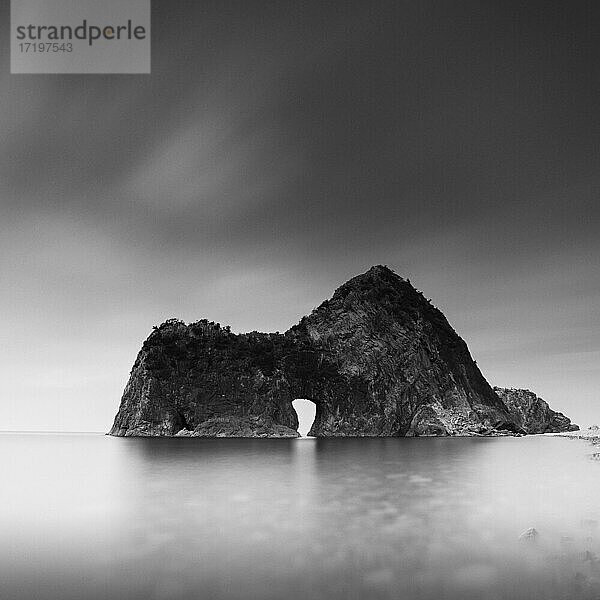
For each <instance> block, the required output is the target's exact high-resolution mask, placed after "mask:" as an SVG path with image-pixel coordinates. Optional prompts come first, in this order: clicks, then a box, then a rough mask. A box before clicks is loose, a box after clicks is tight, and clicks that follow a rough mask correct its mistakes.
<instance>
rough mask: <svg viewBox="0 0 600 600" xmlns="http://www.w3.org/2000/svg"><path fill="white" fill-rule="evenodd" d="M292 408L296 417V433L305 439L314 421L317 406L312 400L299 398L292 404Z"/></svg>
mask: <svg viewBox="0 0 600 600" xmlns="http://www.w3.org/2000/svg"><path fill="white" fill-rule="evenodd" d="M292 406H293V407H294V410H295V411H296V414H297V415H298V433H299V434H300V436H301V437H307V436H308V432H309V431H310V428H311V427H312V426H313V423H314V421H315V416H316V414H317V405H316V404H315V403H314V402H313V401H312V400H305V399H300V398H299V399H298V400H294V401H293V402H292Z"/></svg>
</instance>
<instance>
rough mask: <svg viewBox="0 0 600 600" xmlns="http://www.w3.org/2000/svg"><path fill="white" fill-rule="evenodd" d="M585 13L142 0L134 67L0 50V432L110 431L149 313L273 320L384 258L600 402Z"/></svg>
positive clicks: (583, 396)
mask: <svg viewBox="0 0 600 600" xmlns="http://www.w3.org/2000/svg"><path fill="white" fill-rule="evenodd" d="M6 4H8V3H6ZM599 13H600V7H599V6H598V3H594V2H592V1H589V2H566V1H565V2H556V1H554V0H550V1H545V2H541V1H540V2H527V3H522V2H512V1H505V0H503V1H502V2H500V1H498V2H496V1H492V2H476V1H464V2H463V1H460V2H458V1H449V2H427V1H419V2H414V1H411V2H401V1H395V2H356V3H352V2H350V3H335V4H328V3H322V2H314V3H310V2H309V3H299V2H285V1H278V2H249V1H245V2H223V1H220V2H180V1H177V2H167V1H166V0H163V1H159V0H153V16H152V45H153V55H152V75H150V76H145V75H139V76H123V75H114V76H103V75H88V76H69V75H64V76H60V75H49V76H47V75H10V74H9V70H10V69H9V57H8V56H7V55H6V53H4V54H2V56H1V57H0V65H1V69H0V281H1V282H2V286H1V287H0V313H1V314H2V319H1V320H0V337H1V339H2V360H1V361H0V381H1V382H2V383H1V387H0V409H1V410H0V414H1V415H2V418H1V420H0V429H44V430H95V431H104V430H107V429H108V428H109V426H110V423H111V422H112V418H113V416H114V413H115V411H116V409H117V405H118V402H119V399H120V395H121V392H122V388H123V387H124V384H125V382H126V380H127V377H128V373H129V369H130V367H131V365H132V363H133V360H134V358H135V355H136V353H137V351H138V349H139V347H140V344H141V342H142V340H143V339H144V338H145V337H146V336H147V334H148V333H149V331H150V330H151V328H152V326H153V325H154V324H158V323H159V322H162V321H163V320H165V319H167V318H169V317H174V316H176V317H180V318H183V319H184V320H187V321H192V320H197V319H200V318H209V319H212V320H215V321H219V322H221V323H223V324H230V325H231V326H232V328H233V329H234V330H236V331H247V330H252V329H258V330H266V331H271V330H273V331H274V330H280V331H283V330H285V329H287V328H288V327H289V326H291V325H292V324H294V323H295V322H297V320H298V319H299V318H300V317H301V316H302V315H303V314H306V313H307V312H309V311H310V310H311V309H312V308H313V307H314V306H316V305H317V304H319V303H320V302H321V301H322V300H323V299H324V298H326V297H328V296H330V295H331V293H332V292H333V290H334V289H335V287H337V286H338V285H339V284H340V283H342V282H343V281H345V280H346V279H348V278H349V277H351V276H353V275H356V274H358V273H360V272H362V271H364V270H366V269H367V268H368V267H369V266H371V265H372V264H379V263H383V264H387V265H388V266H390V267H391V268H393V269H394V270H395V271H396V272H398V273H399V274H400V275H403V276H405V277H409V278H410V279H411V281H412V282H413V284H415V285H416V286H417V287H418V288H419V289H421V290H422V291H423V292H424V293H425V295H426V296H427V297H430V298H432V299H433V301H434V303H435V304H436V305H437V306H438V307H440V308H441V309H442V310H443V311H444V313H445V314H446V316H447V317H448V319H449V321H450V322H451V324H452V325H453V326H454V327H455V329H456V330H457V331H458V332H459V334H460V335H462V337H464V338H465V340H466V341H467V343H468V344H469V347H470V349H471V352H472V354H473V355H474V357H475V359H476V360H477V361H478V364H479V366H480V367H481V369H482V371H483V373H484V375H486V377H487V378H488V380H489V381H490V383H492V384H494V385H502V386H509V387H511V386H512V387H527V388H530V389H532V390H534V391H536V392H537V393H538V394H539V395H541V396H542V397H544V398H545V399H546V400H548V401H549V402H550V404H551V405H552V406H553V407H554V408H556V409H559V410H563V411H564V412H565V413H566V414H567V415H568V416H570V417H571V418H573V419H574V420H575V421H576V422H580V423H584V424H585V423H591V422H594V421H600V411H599V410H598V389H599V385H600V367H599V364H600V362H599V358H600V309H599V307H600V269H599V265H598V256H599V253H600V239H599V236H598V232H599V226H600V208H599V207H598V191H599V183H600V168H599V165H600V163H599V144H598V142H599V135H600V129H599V126H600V112H599V111H598V106H599V102H598V101H599V97H598V96H599V91H600V89H599V88H600V86H599V83H600V76H599V69H600V66H599V65H600V60H599V59H600V56H599V48H598V34H597V31H598V25H599V23H600V19H599V17H600V14H599ZM0 22H1V23H2V35H3V37H5V47H6V46H7V43H8V41H7V39H6V36H7V35H8V22H9V18H8V8H7V6H4V5H3V8H2V9H0Z"/></svg>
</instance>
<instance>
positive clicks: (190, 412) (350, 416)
mask: <svg viewBox="0 0 600 600" xmlns="http://www.w3.org/2000/svg"><path fill="white" fill-rule="evenodd" d="M296 398H307V399H310V400H312V401H313V402H315V404H316V417H315V421H314V423H313V426H312V429H311V431H310V434H309V435H313V436H325V437H329V436H421V435H494V434H498V433H500V432H514V433H518V432H523V431H524V430H523V428H522V426H521V424H520V423H519V422H518V419H517V418H515V415H514V412H513V413H511V412H510V411H509V410H508V409H507V407H506V406H505V404H504V403H503V401H502V400H501V399H500V398H499V397H498V396H497V395H496V393H495V392H494V391H493V390H492V388H491V387H490V385H489V384H488V382H487V381H486V380H485V378H484V377H483V375H482V374H481V372H480V371H479V368H478V367H477V365H476V364H475V362H474V361H473V359H472V358H471V355H470V354H469V350H468V348H467V345H466V344H465V342H464V341H463V340H462V339H461V338H460V337H459V336H458V335H457V334H456V332H455V331H454V330H453V329H452V327H451V326H450V325H449V324H448V321H447V320H446V318H445V317H444V315H443V314H442V313H441V312H440V311H439V310H438V309H436V308H435V307H434V306H433V305H432V304H431V303H430V302H429V301H428V300H427V299H425V298H424V297H423V295H422V294H421V293H420V292H418V291H417V290H415V288H414V287H413V286H412V285H411V284H410V282H408V281H406V280H404V279H402V278H401V277H399V276H398V275H396V274H395V273H394V272H392V271H391V270H390V269H388V268H387V267H383V266H377V267H372V268H371V269H370V270H369V271H367V272H366V273H364V274H362V275H359V276H357V277H354V278H353V279H351V280H350V281H348V282H346V283H345V284H343V285H342V286H341V287H339V288H338V289H337V290H336V291H335V293H334V295H333V297H332V298H331V299H330V300H326V301H325V302H323V303H322V304H321V305H320V306H319V307H318V308H317V309H315V310H314V311H313V312H312V313H311V314H310V315H309V316H307V317H304V318H302V320H301V321H300V323H298V325H295V326H294V327H292V328H291V329H289V330H288V331H286V332H285V333H283V334H280V333H258V332H252V333H244V334H234V333H232V332H231V331H230V330H229V328H228V327H221V326H220V325H219V324H217V323H212V322H209V321H206V320H203V321H198V322H197V323H191V324H189V325H186V324H185V323H183V322H181V321H178V320H169V321H167V322H165V323H163V324H162V325H161V326H160V327H157V328H155V329H154V331H153V332H152V334H151V335H150V336H149V337H148V339H147V340H146V341H145V342H144V344H143V347H142V349H141V351H140V353H139V354H138V357H137V360H136V361H135V364H134V366H133V370H132V372H131V377H130V379H129V382H128V384H127V386H126V388H125V392H124V394H123V398H122V401H121V406H120V408H119V412H118V414H117V416H116V418H115V422H114V425H113V427H112V429H111V431H110V433H111V434H112V435H119V436H163V435H165V436H171V435H194V436H203V437H296V436H297V435H298V433H297V427H298V421H297V416H296V413H295V411H294V409H293V407H292V401H293V400H294V399H296Z"/></svg>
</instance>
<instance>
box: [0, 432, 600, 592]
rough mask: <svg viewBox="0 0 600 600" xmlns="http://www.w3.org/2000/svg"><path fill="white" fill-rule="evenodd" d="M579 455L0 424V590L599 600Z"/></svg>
mask: <svg viewBox="0 0 600 600" xmlns="http://www.w3.org/2000/svg"><path fill="white" fill-rule="evenodd" d="M586 452H587V447H586V446H585V444H582V443H579V442H573V441H570V440H564V439H558V438H545V437H531V438H518V439H513V438H507V439H473V438H470V439H372V440H371V439H363V440H360V439H359V440H356V439H329V440H323V439H311V438H308V439H299V440H286V439H281V440H199V439H189V438H187V439H114V438H107V437H104V436H93V435H87V436H83V435H82V436H67V435H54V436H49V435H2V436H0V453H1V454H0V455H1V456H2V457H3V462H2V481H3V487H2V492H1V494H2V497H1V502H0V527H1V530H2V531H3V535H4V538H5V539H4V543H3V544H2V546H1V547H0V559H1V560H2V564H3V566H4V573H3V577H2V581H1V582H0V595H1V596H2V597H6V598H11V599H12V598H16V599H20V598H27V599H29V598H34V597H35V598H41V599H46V598H47V599H52V600H53V599H59V598H60V599H61V600H62V599H69V598H73V599H75V598H77V599H79V598H83V597H85V598H92V599H93V598H134V599H135V598H189V597H193V598H216V599H219V598H223V599H225V598H227V599H229V598H245V599H247V598H266V599H269V598H282V597H289V598H305V597H310V598H328V599H331V598H333V599H336V598H369V599H370V598H375V599H376V598H398V597H407V598H423V599H425V598H449V599H453V598H461V599H462V598H482V597H485V598H544V599H548V598H562V597H575V598H586V597H590V598H596V597H597V595H598V592H599V590H600V588H599V587H598V575H599V573H598V560H597V558H596V556H597V554H598V552H599V551H600V549H599V548H598V539H597V536H598V531H597V527H598V525H597V523H598V520H599V515H598V509H597V498H598V494H599V492H600V483H599V478H598V468H600V466H599V465H598V464H597V463H593V462H591V461H589V460H587V459H586V456H585V454H586ZM532 526H533V527H535V528H536V529H537V530H538V531H539V532H540V535H539V538H538V539H537V540H535V541H532V542H519V540H518V536H519V533H520V532H521V531H522V530H524V529H526V528H527V527H532Z"/></svg>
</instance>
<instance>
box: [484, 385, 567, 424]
mask: <svg viewBox="0 0 600 600" xmlns="http://www.w3.org/2000/svg"><path fill="white" fill-rule="evenodd" d="M494 391H495V392H496V394H497V395H498V396H500V398H501V399H502V401H503V402H504V404H505V405H506V407H507V408H508V410H509V412H510V414H511V416H512V417H513V419H514V420H515V422H516V423H517V424H518V425H519V427H521V429H523V430H524V431H525V432H526V433H562V432H564V431H578V430H579V426H578V425H575V424H574V423H571V419H569V418H568V417H565V415H563V414H562V413H560V412H555V411H553V410H552V409H551V408H550V407H549V406H548V403H547V402H546V401H545V400H542V398H540V397H539V396H537V395H536V394H534V393H533V392H531V391H529V390H521V389H515V388H499V387H495V388H494Z"/></svg>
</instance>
